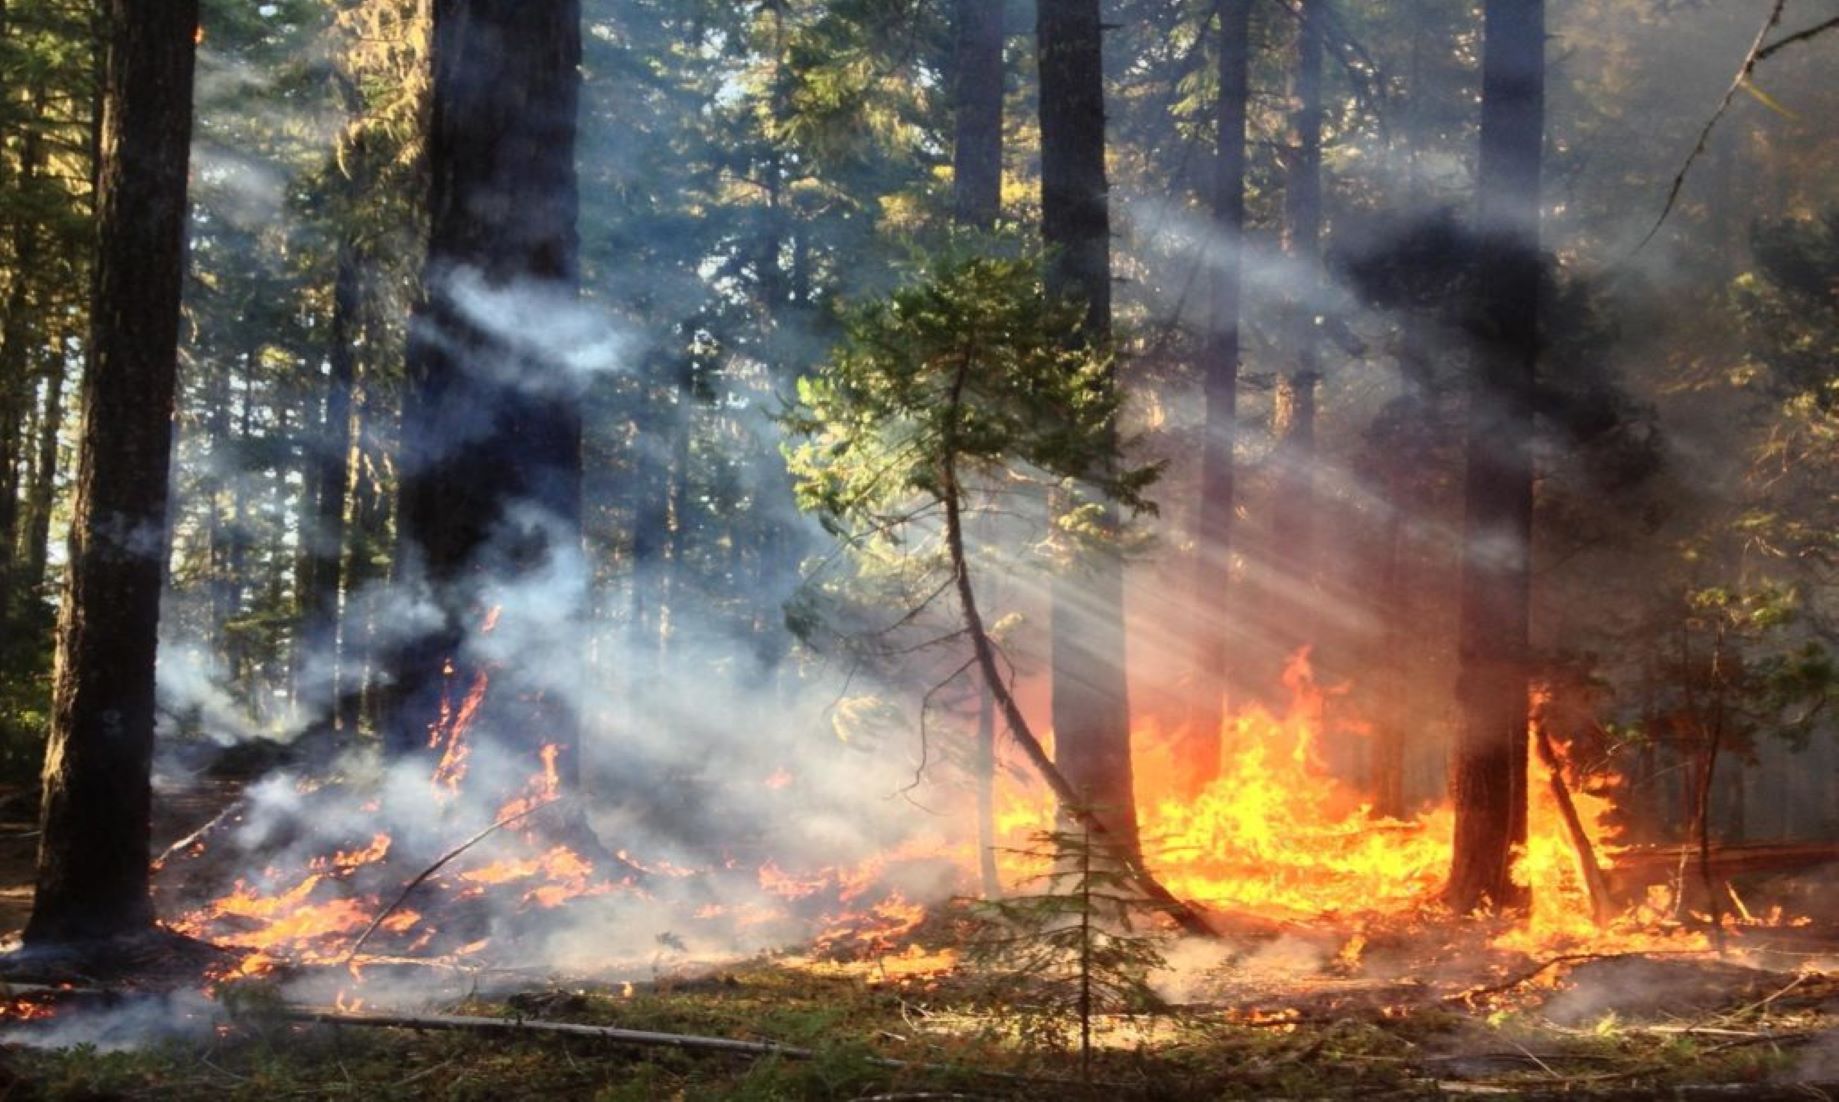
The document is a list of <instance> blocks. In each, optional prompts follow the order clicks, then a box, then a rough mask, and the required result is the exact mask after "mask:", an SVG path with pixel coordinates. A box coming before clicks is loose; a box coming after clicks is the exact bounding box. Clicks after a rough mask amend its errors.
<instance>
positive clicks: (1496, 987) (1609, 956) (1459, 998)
mask: <svg viewBox="0 0 1839 1102" xmlns="http://www.w3.org/2000/svg"><path fill="white" fill-rule="evenodd" d="M1711 952H1712V951H1711V950H1710V949H1649V950H1647V951H1645V952H1636V953H1565V954H1562V955H1560V956H1556V957H1552V958H1551V959H1550V960H1546V961H1543V962H1541V963H1540V964H1539V965H1537V966H1536V967H1533V968H1529V969H1527V970H1526V971H1524V972H1521V973H1519V974H1517V975H1515V976H1512V977H1511V978H1509V979H1505V980H1502V981H1501V982H1499V983H1491V984H1487V985H1485V986H1482V987H1471V988H1469V989H1467V990H1465V991H1458V992H1456V993H1455V994H1453V995H1445V996H1443V998H1442V1000H1441V1001H1443V1002H1446V1003H1454V1002H1467V1001H1468V1000H1470V999H1473V998H1475V997H1476V996H1478V995H1499V994H1502V993H1503V992H1507V991H1512V990H1513V989H1514V988H1516V987H1518V986H1520V985H1521V984H1523V983H1527V982H1529V981H1531V980H1535V979H1538V978H1539V977H1540V976H1542V975H1544V974H1545V973H1546V972H1549V971H1550V970H1552V969H1553V968H1556V967H1558V966H1559V965H1561V964H1581V963H1583V962H1585V961H1593V960H1642V959H1646V958H1648V957H1696V956H1706V955H1709V954H1710V953H1711Z"/></svg>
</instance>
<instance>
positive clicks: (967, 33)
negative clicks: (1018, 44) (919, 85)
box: [952, 0, 1003, 229]
mask: <svg viewBox="0 0 1839 1102" xmlns="http://www.w3.org/2000/svg"><path fill="white" fill-rule="evenodd" d="M955 18H956V33H957V38H956V48H955V54H954V58H953V82H952V98H953V111H954V114H955V116H956V118H955V120H954V121H955V124H956V136H955V140H954V141H953V144H952V210H953V214H954V216H955V217H956V219H957V221H958V224H959V225H963V226H971V227H974V228H976V229H989V228H990V227H991V226H993V225H995V224H996V219H997V216H998V215H999V214H1001V212H1002V187H1003V5H1002V4H1001V3H997V2H995V0H957V7H956V17H955Z"/></svg>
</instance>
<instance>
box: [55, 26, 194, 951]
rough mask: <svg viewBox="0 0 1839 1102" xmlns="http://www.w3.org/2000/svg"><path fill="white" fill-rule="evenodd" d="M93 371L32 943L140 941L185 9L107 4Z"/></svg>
mask: <svg viewBox="0 0 1839 1102" xmlns="http://www.w3.org/2000/svg"><path fill="white" fill-rule="evenodd" d="M105 16H106V20H107V23H106V25H107V27H108V35H109V45H108V54H107V63H106V66H105V78H106V89H107V90H106V93H105V95H106V105H107V110H106V111H105V112H104V119H105V121H104V130H105V132H104V134H103V139H102V157H101V162H100V172H99V179H100V190H99V194H98V211H99V229H98V244H97V250H96V267H95V274H94V283H93V288H92V302H91V323H90V326H91V330H90V363H89V369H88V370H87V371H86V372H85V373H84V377H83V408H84V411H85V416H84V425H83V436H82V444H81V449H80V452H79V459H78V471H77V481H76V495H75V500H74V504H73V514H74V520H73V524H72V531H71V540H70V571H69V584H68V590H67V592H66V594H65V599H64V602H63V608H62V611H61V614H60V619H59V625H58V661H57V677H56V682H55V685H54V688H53V698H52V720H51V740H50V743H49V745H48V746H47V748H46V753H45V768H44V796H43V799H42V806H41V811H40V818H39V822H40V827H41V830H42V832H43V833H42V836H41V838H40V842H39V852H38V877H37V893H36V895H35V896H34V900H33V908H32V918H31V921H30V922H29V923H28V924H27V926H26V930H25V941H26V943H27V944H28V945H42V944H46V943H56V942H70V941H84V940H90V939H103V938H111V937H117V936H122V935H132V934H137V933H144V932H146V931H148V930H149V929H150V928H151V925H152V922H153V902H152V899H151V897H150V896H149V894H148V850H149V846H150V837H149V821H148V819H149V813H150V810H151V806H152V784H151V771H152V759H153V721H154V675H153V669H154V656H155V649H156V646H157V640H158V629H159V613H160V583H161V578H162V574H163V562H164V558H165V551H166V549H165V546H164V540H163V533H164V532H165V530H166V501H167V472H168V468H169V462H170V457H171V453H172V413H173V391H174V383H175V377H176V374H177V366H178V343H179V296H180V289H181V284H182V279H183V273H184V267H185V219H186V214H187V211H186V171H187V167H188V161H189V156H190V146H191V128H192V127H191V123H192V102H191V91H192V70H193V63H194V56H195V45H194V44H195V41H196V35H197V29H198V4H197V0H168V2H167V3H163V4H141V3H132V2H130V0H110V2H109V3H108V4H107V6H106V8H105Z"/></svg>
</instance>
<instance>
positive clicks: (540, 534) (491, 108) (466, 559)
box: [386, 0, 587, 779]
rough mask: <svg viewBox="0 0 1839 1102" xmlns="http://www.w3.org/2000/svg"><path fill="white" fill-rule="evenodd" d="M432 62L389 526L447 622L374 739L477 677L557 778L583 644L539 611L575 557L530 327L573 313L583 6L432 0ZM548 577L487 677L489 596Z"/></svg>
mask: <svg viewBox="0 0 1839 1102" xmlns="http://www.w3.org/2000/svg"><path fill="white" fill-rule="evenodd" d="M432 54H433V68H434V85H433V109H432V117H431V124H430V131H429V141H428V153H427V159H428V172H429V181H430V190H429V208H430V210H429V213H430V228H429V242H428V260H427V268H426V273H425V277H424V284H425V295H426V297H425V299H424V301H423V302H422V303H421V304H420V305H419V306H418V307H417V309H416V312H415V317H414V319H413V322H412V324H411V329H410V334H409V350H408V365H407V374H408V388H407V391H406V394H405V399H404V408H403V439H402V463H401V471H402V492H401V526H400V531H401V536H402V541H403V545H404V546H403V552H404V554H403V556H402V562H403V564H404V568H405V569H407V570H417V569H418V570H420V571H421V572H422V573H423V575H424V576H425V578H426V580H427V582H428V583H429V584H430V585H431V587H432V589H433V593H434V596H435V600H436V602H437V603H438V605H439V606H440V608H441V614H442V617H443V620H444V622H443V624H442V625H441V627H440V628H439V629H437V630H434V631H430V632H427V633H425V634H423V635H421V636H420V637H419V638H417V639H415V640H413V641H412V642H411V643H410V644H409V645H408V646H407V647H406V648H404V651H403V653H402V654H401V655H400V656H399V658H398V660H397V665H398V668H397V669H396V670H395V671H394V672H395V673H397V675H398V676H399V678H400V681H399V691H398V693H397V695H396V699H395V700H394V706H393V708H392V709H391V710H392V713H393V714H392V715H391V718H390V719H389V721H388V722H387V723H386V738H387V740H388V742H389V745H390V746H391V747H392V748H393V749H395V750H397V751H399V752H406V751H412V750H414V749H416V748H417V747H421V746H425V745H426V742H427V734H428V731H429V727H430V724H432V723H433V722H434V721H435V720H436V718H437V716H438V715H439V714H440V708H441V700H442V697H443V694H444V693H446V692H447V691H448V690H449V687H450V686H459V687H462V688H461V691H465V689H464V688H463V687H465V686H471V685H473V684H475V683H476V682H477V680H478V679H479V678H481V677H487V676H489V677H490V678H491V679H492V680H493V681H494V682H496V684H495V685H494V688H493V691H492V692H491V693H490V694H489V695H488V697H487V700H486V705H485V709H484V711H483V712H482V713H481V718H480V724H481V727H480V731H481V732H489V737H493V738H496V739H499V740H501V741H504V742H506V743H507V744H509V745H511V746H513V747H528V748H529V749H530V750H532V751H534V750H535V749H536V747H537V745H538V744H539V743H553V744H555V745H557V746H558V748H559V761H558V771H559V772H560V774H561V775H562V776H563V777H564V778H565V779H569V778H572V777H573V775H574V772H575V768H576V737H575V724H576V718H575V717H574V715H573V714H572V712H571V710H570V708H569V707H568V705H567V703H566V702H565V701H564V699H563V697H564V696H565V695H568V694H567V692H566V689H565V686H566V685H567V684H568V682H569V681H570V680H572V679H571V677H570V675H569V674H568V673H567V670H568V669H569V668H570V667H571V666H572V664H573V663H574V662H575V661H576V659H577V658H578V655H577V654H576V653H575V644H576V642H577V640H575V639H574V638H572V637H571V636H572V635H573V632H571V631H570V630H569V625H568V624H567V623H556V622H554V620H553V619H549V621H548V622H543V623H538V622H536V619H533V618H553V617H554V616H555V615H556V611H555V610H556V609H558V608H560V609H566V610H569V611H568V612H567V613H565V614H564V615H565V616H573V615H577V614H578V613H579V612H580V610H582V609H584V608H585V607H586V605H587V588H586V576H585V574H584V573H583V572H582V571H581V570H580V569H578V565H579V564H578V563H575V562H572V561H570V560H573V559H575V558H577V557H578V556H579V554H580V549H579V543H580V536H581V501H580V495H581V424H580V418H579V413H578V410H577V404H578V398H579V380H577V379H576V378H574V377H572V376H571V372H570V370H569V366H568V364H567V363H566V362H565V356H566V354H567V353H568V352H569V351H570V350H568V349H564V348H559V347H554V346H552V345H551V344H549V342H548V340H547V339H546V333H547V332H548V329H547V328H546V327H547V326H549V325H550V324H551V319H549V318H546V317H544V316H542V312H543V310H544V309H545V308H548V309H558V310H563V309H571V308H572V305H571V304H572V302H573V300H574V297H575V295H576V293H577V289H578V286H579V282H580V274H579V269H578V257H577V254H578V251H579V250H578V239H577V236H576V228H575V220H576V213H577V209H578V206H579V195H578V190H577V183H576V175H575V120H576V114H577V111H578V106H579V100H580V86H581V74H580V68H579V67H580V59H581V6H580V3H579V0H554V2H552V3H547V4H539V5H532V4H527V3H519V2H517V0H435V3H434V37H433V45H432ZM552 571H553V572H555V574H554V576H555V577H559V578H561V579H563V580H561V581H559V582H557V583H556V584H560V585H562V586H563V587H565V588H566V589H568V590H569V592H568V593H564V594H553V593H552V594H550V595H548V596H549V600H553V601H554V602H555V603H554V604H549V602H548V600H546V601H544V602H532V605H531V607H528V608H516V607H505V608H502V609H501V610H499V611H500V612H501V615H502V619H500V620H499V624H498V628H497V630H498V631H500V632H502V633H505V635H507V636H510V637H513V638H516V639H519V640H524V641H528V642H529V643H531V644H532V645H537V644H542V643H546V644H548V646H546V647H545V648H544V650H543V652H542V653H541V654H536V653H531V652H530V651H528V650H525V651H524V653H523V654H521V655H520V661H519V662H518V663H517V668H506V669H502V670H498V671H495V672H494V671H489V670H488V669H487V668H486V667H485V666H483V665H481V664H480V661H479V659H478V658H477V657H476V656H475V655H474V654H472V653H470V652H468V651H467V650H464V649H463V648H462V643H463V641H464V640H465V639H466V638H467V636H468V634H469V633H470V632H472V631H474V630H476V629H478V628H480V626H481V625H482V624H483V623H485V622H486V621H487V620H488V618H491V617H492V615H493V611H494V608H495V607H496V602H497V601H498V600H499V598H498V597H497V596H494V595H493V592H492V591H493V590H495V589H497V588H498V587H507V588H508V589H509V590H510V591H512V592H513V593H514V592H515V590H516V587H517V586H518V584H519V583H533V582H536V581H537V580H538V579H539V577H542V576H543V575H545V574H546V573H549V572H552ZM539 605H541V606H546V607H539ZM449 662H451V663H452V666H451V673H450V674H449V673H446V672H444V671H446V670H447V669H448V663H449ZM507 681H508V682H509V683H508V684H507V683H505V682H507Z"/></svg>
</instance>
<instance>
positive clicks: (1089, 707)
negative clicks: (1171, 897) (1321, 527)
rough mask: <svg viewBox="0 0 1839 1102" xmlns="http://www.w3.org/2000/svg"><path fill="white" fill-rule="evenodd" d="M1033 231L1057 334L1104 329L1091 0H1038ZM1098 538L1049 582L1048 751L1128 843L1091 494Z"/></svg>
mask: <svg viewBox="0 0 1839 1102" xmlns="http://www.w3.org/2000/svg"><path fill="white" fill-rule="evenodd" d="M1035 30H1036V36H1037V48H1038V50H1039V52H1040V59H1039V60H1040V72H1041V231H1042V236H1043V237H1045V238H1046V241H1047V245H1048V248H1049V249H1050V250H1051V253H1050V259H1049V262H1048V269H1047V290H1048V293H1049V294H1051V295H1054V296H1057V297H1061V298H1069V299H1073V300H1075V301H1078V302H1080V303H1082V304H1084V306H1085V322H1084V325H1083V327H1082V328H1081V330H1080V331H1079V332H1078V333H1076V334H1070V335H1069V339H1070V340H1072V341H1076V342H1079V343H1081V344H1085V345H1090V346H1093V347H1102V346H1104V345H1105V344H1107V343H1109V341H1110V339H1111V217H1110V211H1109V209H1108V204H1107V189H1106V183H1105V96H1104V68H1103V52H1104V50H1103V37H1104V32H1103V26H1102V24H1101V22H1100V16H1099V0H1041V2H1040V5H1039V10H1038V14H1037V22H1036V28H1035ZM1097 525H1098V527H1099V529H1100V536H1101V538H1100V540H1099V541H1097V542H1096V544H1095V545H1094V546H1091V547H1086V548H1082V549H1080V550H1078V551H1077V553H1075V554H1074V556H1073V560H1074V561H1073V562H1072V563H1071V564H1069V565H1068V566H1067V567H1066V568H1065V569H1063V570H1062V571H1060V572H1059V573H1058V574H1057V575H1056V576H1055V578H1054V582H1053V628H1052V635H1053V657H1052V668H1053V705H1052V707H1053V725H1054V758H1055V762H1056V764H1057V765H1058V766H1059V767H1060V771H1061V772H1062V773H1063V774H1064V775H1065V777H1066V779H1067V781H1068V783H1069V784H1070V785H1071V786H1072V790H1073V791H1074V792H1076V793H1079V794H1080V797H1081V799H1083V800H1085V801H1086V802H1087V803H1088V804H1089V805H1090V806H1091V807H1092V808H1094V809H1095V810H1096V811H1097V812H1098V813H1099V815H1100V816H1101V818H1102V820H1103V822H1104V823H1105V826H1106V830H1107V831H1108V832H1109V833H1110V834H1111V836H1112V837H1114V838H1116V839H1117V840H1118V842H1119V843H1120V844H1122V845H1124V846H1125V847H1126V848H1127V849H1129V850H1130V851H1132V852H1134V851H1135V850H1136V849H1137V822H1136V807H1135V803H1134V794H1133V788H1134V786H1133V784H1132V781H1131V762H1130V701H1129V693H1128V691H1127V687H1126V684H1125V669H1124V562H1123V556H1122V555H1121V553H1120V552H1119V549H1118V548H1117V546H1116V543H1115V541H1114V540H1112V539H1111V538H1109V537H1111V536H1112V535H1114V534H1115V530H1116V528H1117V525H1118V516H1117V508H1116V506H1115V505H1114V504H1112V503H1110V502H1109V501H1106V502H1101V503H1099V510H1098V516H1097Z"/></svg>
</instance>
